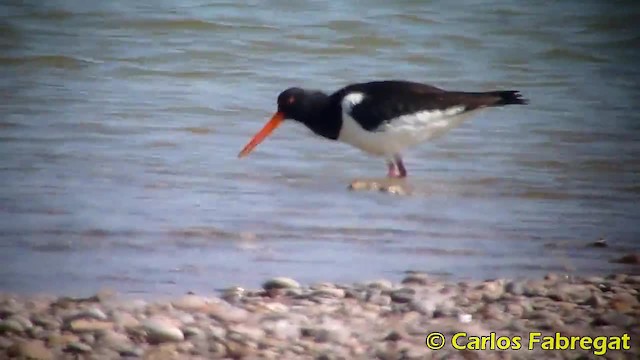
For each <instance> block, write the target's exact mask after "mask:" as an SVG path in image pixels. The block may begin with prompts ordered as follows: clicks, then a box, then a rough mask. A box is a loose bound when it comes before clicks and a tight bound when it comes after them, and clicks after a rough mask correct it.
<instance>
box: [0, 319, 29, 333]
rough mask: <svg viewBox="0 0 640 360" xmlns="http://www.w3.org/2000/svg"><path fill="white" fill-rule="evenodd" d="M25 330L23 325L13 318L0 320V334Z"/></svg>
mask: <svg viewBox="0 0 640 360" xmlns="http://www.w3.org/2000/svg"><path fill="white" fill-rule="evenodd" d="M23 331H25V328H24V326H22V324H21V323H20V322H19V321H17V320H14V319H11V318H9V319H5V320H2V321H0V334H2V333H21V332H23Z"/></svg>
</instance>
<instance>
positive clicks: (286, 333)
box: [262, 319, 300, 340]
mask: <svg viewBox="0 0 640 360" xmlns="http://www.w3.org/2000/svg"><path fill="white" fill-rule="evenodd" d="M262 327H263V328H264V329H265V330H266V332H267V334H268V335H269V336H270V337H273V338H275V339H280V340H293V339H297V338H298V337H299V336H300V326H299V325H298V324H296V323H294V322H293V321H290V320H288V319H279V320H275V321H264V322H263V323H262Z"/></svg>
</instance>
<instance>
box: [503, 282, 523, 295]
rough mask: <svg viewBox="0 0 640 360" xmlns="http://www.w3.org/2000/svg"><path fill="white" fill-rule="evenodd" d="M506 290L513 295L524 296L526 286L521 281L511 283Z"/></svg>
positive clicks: (506, 286)
mask: <svg viewBox="0 0 640 360" xmlns="http://www.w3.org/2000/svg"><path fill="white" fill-rule="evenodd" d="M504 290H505V291H506V292H508V293H510V294H513V295H522V294H524V284H523V283H522V282H521V281H510V282H508V283H507V285H505V288H504Z"/></svg>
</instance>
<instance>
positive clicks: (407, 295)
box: [389, 287, 416, 304]
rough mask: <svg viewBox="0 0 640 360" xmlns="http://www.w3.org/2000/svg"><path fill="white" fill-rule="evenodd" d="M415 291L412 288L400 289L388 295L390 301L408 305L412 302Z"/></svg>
mask: <svg viewBox="0 0 640 360" xmlns="http://www.w3.org/2000/svg"><path fill="white" fill-rule="evenodd" d="M415 294H416V291H415V290H414V289H412V288H407V287H405V288H401V289H398V290H395V291H392V292H391V293H390V294H389V295H390V296H391V301H393V302H397V303H402V304H404V303H408V302H411V300H413V297H414V295H415Z"/></svg>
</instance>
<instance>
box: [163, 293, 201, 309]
mask: <svg viewBox="0 0 640 360" xmlns="http://www.w3.org/2000/svg"><path fill="white" fill-rule="evenodd" d="M171 304H172V305H173V307H175V308H176V309H180V310H183V311H198V310H202V309H204V308H205V307H206V306H207V305H208V304H209V301H208V300H207V299H205V298H203V297H201V296H197V295H185V296H183V297H181V298H180V299H178V300H174V301H173V302H172V303H171Z"/></svg>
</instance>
